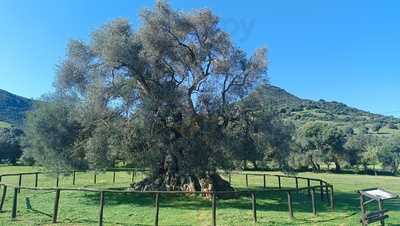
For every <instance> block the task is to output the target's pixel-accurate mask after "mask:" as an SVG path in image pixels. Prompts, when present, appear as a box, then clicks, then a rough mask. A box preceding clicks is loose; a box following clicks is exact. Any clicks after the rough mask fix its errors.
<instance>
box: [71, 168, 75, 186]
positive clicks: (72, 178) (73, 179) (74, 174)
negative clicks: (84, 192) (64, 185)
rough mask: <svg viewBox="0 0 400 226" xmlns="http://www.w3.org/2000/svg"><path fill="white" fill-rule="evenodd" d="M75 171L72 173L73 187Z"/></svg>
mask: <svg viewBox="0 0 400 226" xmlns="http://www.w3.org/2000/svg"><path fill="white" fill-rule="evenodd" d="M75 173H76V172H75V170H74V171H73V172H72V185H75Z"/></svg>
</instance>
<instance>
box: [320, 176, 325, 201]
mask: <svg viewBox="0 0 400 226" xmlns="http://www.w3.org/2000/svg"><path fill="white" fill-rule="evenodd" d="M319 190H320V192H321V201H324V185H323V184H322V180H320V181H319Z"/></svg>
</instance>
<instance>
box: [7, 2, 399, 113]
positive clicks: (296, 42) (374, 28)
mask: <svg viewBox="0 0 400 226" xmlns="http://www.w3.org/2000/svg"><path fill="white" fill-rule="evenodd" d="M170 3H171V5H172V6H173V7H175V8H178V9H182V10H188V9H194V8H204V7H206V8H211V9H212V10H213V11H214V12H215V13H216V14H217V15H218V16H220V18H221V26H222V27H223V28H225V30H226V31H228V32H230V33H231V34H232V36H233V39H234V40H235V42H236V43H237V45H238V46H240V47H242V48H243V49H245V50H246V51H247V52H249V53H251V52H252V51H253V50H254V49H255V48H257V47H259V46H266V47H267V48H268V49H269V61H270V68H269V76H270V81H271V83H272V84H274V85H277V86H280V87H282V88H284V89H286V90H288V91H289V92H291V93H293V94H295V95H298V96H300V97H302V98H309V99H316V100H318V99H325V100H337V101H341V102H344V103H346V104H348V105H351V106H354V107H358V108H362V109H365V110H369V111H372V112H376V113H383V114H387V115H396V116H400V101H399V97H400V89H399V88H400V13H399V12H400V1H395V0H393V1H372V0H371V1H368V0H354V1H349V0H335V1H322V0H318V1H317V0H315V1H312V0H303V1H298V0H292V1H289V0H275V1H261V0H260V1H229V0H218V1H213V0H202V1H194V0H193V1H188V0H171V1H170ZM153 4H154V1H150V0H149V1H147V0H140V1H134V0H113V1H111V0H107V1H106V0H103V1H101V0H85V1H82V0H56V1H54V0H41V1H38V0H0V89H5V90H8V91H10V92H13V93H15V94H18V95H22V96H26V97H32V98H38V97H40V96H41V95H42V94H44V93H48V92H51V91H52V83H53V81H54V74H55V73H54V72H55V68H56V64H57V63H59V62H60V61H61V60H62V59H63V56H64V54H65V47H66V44H67V42H68V40H70V39H82V40H88V39H89V34H90V33H91V32H92V31H94V30H95V29H96V28H97V27H98V26H100V25H102V24H104V23H105V22H108V21H110V20H112V19H113V18H116V17H125V18H129V19H130V20H131V21H132V24H133V25H134V27H138V26H139V20H138V14H139V12H140V10H141V9H143V8H145V7H152V6H153Z"/></svg>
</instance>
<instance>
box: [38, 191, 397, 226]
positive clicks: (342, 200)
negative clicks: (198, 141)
mask: <svg viewBox="0 0 400 226" xmlns="http://www.w3.org/2000/svg"><path fill="white" fill-rule="evenodd" d="M79 196H81V197H82V199H80V203H81V204H84V205H88V206H93V208H97V207H98V205H99V198H100V197H99V194H98V193H94V192H85V193H83V194H80V195H79ZM292 197H293V211H294V215H295V220H296V223H299V224H317V223H328V222H340V219H345V218H349V217H353V216H354V215H356V214H358V213H359V208H360V207H359V196H358V194H357V193H356V192H354V193H351V192H340V191H335V203H336V210H335V212H336V213H338V214H334V215H332V216H328V218H327V217H323V218H314V219H303V217H300V218H296V214H310V217H311V216H312V206H311V197H310V196H309V195H308V192H307V191H304V192H298V193H297V192H292ZM256 198H257V211H263V212H271V211H273V212H282V217H283V218H284V216H285V214H284V212H286V213H287V212H288V202H287V193H286V192H282V191H268V190H267V191H265V190H264V191H262V190H259V191H258V192H256ZM315 199H316V204H317V213H327V212H331V211H332V210H331V208H330V205H329V202H327V197H326V196H324V201H321V196H320V193H316V194H315ZM154 204H155V203H154V195H153V194H140V193H111V192H106V193H105V208H107V206H108V207H112V206H118V205H128V206H129V207H128V208H132V209H134V208H137V207H149V208H154ZM251 205H252V204H251V198H250V196H244V195H243V196H242V197H240V198H236V199H219V200H217V209H218V211H221V212H223V211H229V210H230V209H238V210H248V211H249V214H250V212H251V209H252V206H251ZM398 207H399V204H398V202H388V203H385V208H387V209H389V210H391V209H396V208H397V209H398ZM163 208H174V209H182V210H193V211H195V210H200V211H201V210H206V211H208V210H210V211H211V202H210V200H207V199H205V198H203V197H201V196H188V195H184V194H161V196H160V211H161V212H162V209H163ZM42 213H43V212H42ZM44 214H45V213H44ZM47 215H48V216H49V214H47ZM50 216H51V215H50ZM64 221H65V222H71V223H82V224H85V223H87V224H89V223H96V222H97V221H95V220H87V219H79V218H77V219H68V218H65V219H64ZM106 222H107V221H106ZM109 223H112V224H113V225H128V224H126V223H118V222H115V221H112V222H109ZM270 223H272V222H270ZM142 225H144V224H142ZM288 225H290V224H288Z"/></svg>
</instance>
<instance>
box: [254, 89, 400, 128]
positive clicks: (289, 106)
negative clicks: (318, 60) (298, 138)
mask: <svg viewBox="0 0 400 226" xmlns="http://www.w3.org/2000/svg"><path fill="white" fill-rule="evenodd" d="M253 95H257V96H259V97H261V98H262V99H263V101H264V103H265V105H266V106H272V108H273V109H274V110H276V111H278V112H279V113H280V114H281V116H282V117H283V118H284V119H285V120H286V121H290V122H292V123H294V124H295V125H296V126H297V127H300V126H302V125H304V124H306V123H308V122H323V123H327V124H331V125H332V126H335V127H341V128H352V129H353V130H354V132H355V133H363V132H365V133H371V134H378V135H380V136H385V135H392V134H399V133H400V130H399V128H400V119H398V118H395V117H390V116H383V115H379V114H374V113H370V112H367V111H363V110H359V109H357V108H353V107H349V106H347V105H345V104H343V103H340V102H336V101H325V100H319V101H313V100H307V99H301V98H299V97H296V96H294V95H292V94H290V93H288V92H287V91H285V90H284V89H281V88H279V87H276V86H272V85H264V86H261V87H259V88H258V89H257V90H256V92H255V93H254V94H253Z"/></svg>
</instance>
